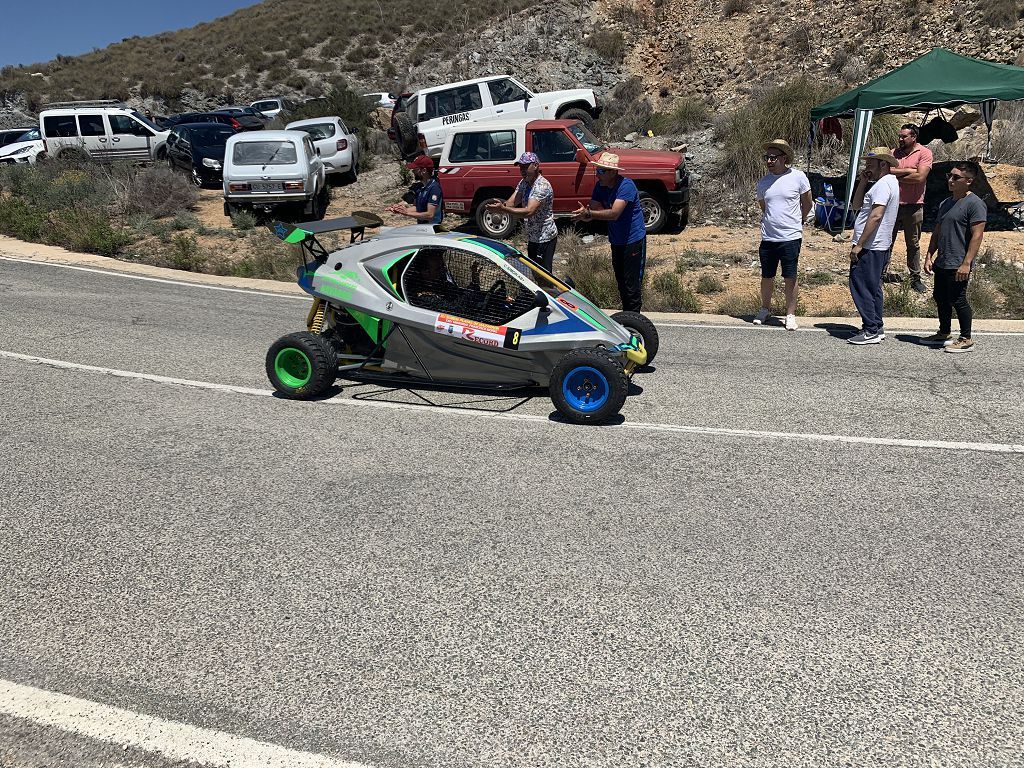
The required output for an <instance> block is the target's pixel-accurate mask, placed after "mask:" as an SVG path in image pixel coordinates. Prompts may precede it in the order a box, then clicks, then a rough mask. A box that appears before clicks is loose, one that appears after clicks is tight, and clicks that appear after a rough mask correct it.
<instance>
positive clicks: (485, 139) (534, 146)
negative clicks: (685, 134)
mask: <svg viewBox="0 0 1024 768" xmlns="http://www.w3.org/2000/svg"><path fill="white" fill-rule="evenodd" d="M604 148H605V145H604V143H603V142H602V141H601V140H600V139H598V138H596V137H595V136H594V135H593V134H592V133H590V131H589V130H587V127H586V126H585V125H584V124H583V123H582V122H581V121H579V120H531V121H523V120H518V121H517V120H502V121H498V120H494V121H489V122H486V123H473V124H471V125H467V126H466V127H465V128H462V129H457V130H455V131H453V132H452V134H451V135H450V136H449V137H448V140H447V142H446V143H445V146H444V150H443V151H442V153H441V160H440V164H439V165H438V179H439V180H440V182H441V190H442V191H443V193H444V209H445V213H446V214H458V215H462V216H470V217H473V218H475V219H476V223H477V226H478V227H479V228H480V231H481V232H482V233H483V234H485V235H486V236H487V237H493V238H504V237H508V236H509V235H510V234H512V231H513V230H514V229H515V225H516V221H515V220H514V219H513V218H512V217H511V216H509V215H508V214H506V213H493V212H490V211H488V210H486V208H485V205H486V203H488V202H489V201H491V200H502V201H504V200H507V199H508V197H509V196H510V195H511V194H512V192H513V190H515V186H516V184H517V183H518V182H519V178H520V176H519V169H518V168H517V167H516V166H515V165H513V163H514V162H515V160H516V158H517V157H519V155H520V154H522V153H523V152H534V153H536V155H537V156H538V158H540V167H541V172H542V173H543V174H544V176H545V177H546V178H547V180H548V181H550V182H551V186H552V187H553V188H554V191H555V202H554V210H555V216H568V215H569V214H570V213H571V212H572V211H574V210H575V209H576V208H577V207H578V206H579V204H580V203H581V202H582V203H584V204H586V203H587V201H589V200H590V193H591V192H593V190H594V184H595V181H596V177H595V174H594V172H593V170H592V169H590V168H588V167H587V166H588V165H589V164H590V163H591V161H592V160H593V158H594V156H595V155H598V154H600V153H601V152H602V151H603V150H604ZM609 151H611V152H614V153H615V154H617V155H618V156H619V160H620V162H621V164H622V167H623V168H624V171H623V175H624V176H627V177H629V178H630V179H632V180H633V181H634V182H635V183H636V186H637V188H638V189H639V190H640V198H641V205H642V206H643V209H644V222H645V224H646V226H647V232H648V233H654V232H659V231H661V230H662V229H664V228H665V226H666V225H667V224H668V223H669V218H670V217H671V216H676V217H677V218H678V224H679V226H681V227H685V226H686V224H687V222H688V219H689V202H690V178H689V174H688V173H687V170H686V160H685V158H684V157H683V155H681V154H679V153H678V152H662V151H655V150H642V149H620V148H617V147H613V148H610V149H609Z"/></svg>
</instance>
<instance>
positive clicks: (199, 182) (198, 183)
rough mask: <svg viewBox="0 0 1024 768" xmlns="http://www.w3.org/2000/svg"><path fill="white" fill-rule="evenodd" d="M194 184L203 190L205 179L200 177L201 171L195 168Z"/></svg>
mask: <svg viewBox="0 0 1024 768" xmlns="http://www.w3.org/2000/svg"><path fill="white" fill-rule="evenodd" d="M191 178H192V183H193V184H195V185H196V186H197V187H198V188H199V189H202V188H203V177H202V176H200V175H199V171H197V170H196V169H195V168H193V169H192V174H191Z"/></svg>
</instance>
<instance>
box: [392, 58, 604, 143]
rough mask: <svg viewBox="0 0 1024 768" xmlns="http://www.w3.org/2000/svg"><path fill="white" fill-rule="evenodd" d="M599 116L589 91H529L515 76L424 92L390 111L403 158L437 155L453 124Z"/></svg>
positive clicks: (586, 121)
mask: <svg viewBox="0 0 1024 768" xmlns="http://www.w3.org/2000/svg"><path fill="white" fill-rule="evenodd" d="M600 113H601V105H600V104H599V103H598V101H597V95H596V94H595V93H594V91H593V90H592V89H590V88H577V89H575V90H570V91H548V92H545V93H534V92H533V91H531V90H530V89H529V88H527V87H526V86H525V85H523V84H522V83H521V82H519V81H518V80H516V79H515V78H514V77H509V76H507V75H492V76H490V77H478V78H477V79H475V80H465V81H463V82H461V83H449V84H448V85H438V86H434V87H432V88H424V89H422V90H419V91H417V92H416V93H414V94H413V95H412V96H410V97H409V101H408V103H407V104H406V106H405V109H404V110H403V111H398V112H396V113H395V141H396V142H397V143H398V146H399V148H400V149H401V150H402V156H403V157H406V158H409V157H412V156H414V155H417V154H420V153H423V154H425V155H427V156H429V157H434V158H437V157H440V156H441V150H442V149H443V148H444V143H445V140H446V139H447V138H448V135H449V133H450V130H451V128H452V127H453V126H457V125H462V124H464V123H469V122H477V121H481V120H494V119H498V120H502V119H510V118H513V119H514V118H525V119H527V120H554V119H555V118H560V119H565V120H581V121H582V122H583V123H584V124H586V125H590V124H591V123H592V122H593V121H594V120H595V119H597V116H598V115H599V114H600Z"/></svg>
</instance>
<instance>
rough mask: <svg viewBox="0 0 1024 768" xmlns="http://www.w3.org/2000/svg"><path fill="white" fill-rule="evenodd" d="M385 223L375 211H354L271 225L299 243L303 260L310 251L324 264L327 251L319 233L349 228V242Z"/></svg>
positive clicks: (276, 230) (288, 238)
mask: <svg viewBox="0 0 1024 768" xmlns="http://www.w3.org/2000/svg"><path fill="white" fill-rule="evenodd" d="M383 223H384V220H383V219H381V217H380V216H378V215H377V214H375V213H368V212H367V211H353V212H352V215H351V216H341V217H339V218H337V219H327V220H326V221H306V222H303V223H301V224H286V223H284V222H283V221H275V222H274V223H273V224H271V225H270V231H271V232H273V233H274V234H275V235H277V236H278V237H279V238H280V239H281V240H283V241H284V242H286V243H290V244H293V245H299V246H300V247H301V248H302V252H303V261H305V254H306V252H307V251H308V252H309V255H310V256H312V257H313V259H314V260H316V262H317V263H318V264H323V263H324V262H325V261H326V260H327V251H326V250H325V249H324V247H323V246H322V245H320V243H319V241H317V239H316V236H317V235H323V234H326V233H327V232H342V231H344V230H346V229H347V230H348V231H349V232H350V233H351V237H350V239H349V243H355V242H357V241H359V240H362V239H363V235H364V234H365V233H366V229H367V227H371V228H372V227H379V226H381V225H382V224H383Z"/></svg>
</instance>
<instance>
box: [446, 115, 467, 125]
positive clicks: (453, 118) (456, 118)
mask: <svg viewBox="0 0 1024 768" xmlns="http://www.w3.org/2000/svg"><path fill="white" fill-rule="evenodd" d="M468 120H469V112H458V113H457V114H454V115H445V116H444V117H442V118H441V125H454V124H455V123H465V122H466V121H468Z"/></svg>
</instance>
